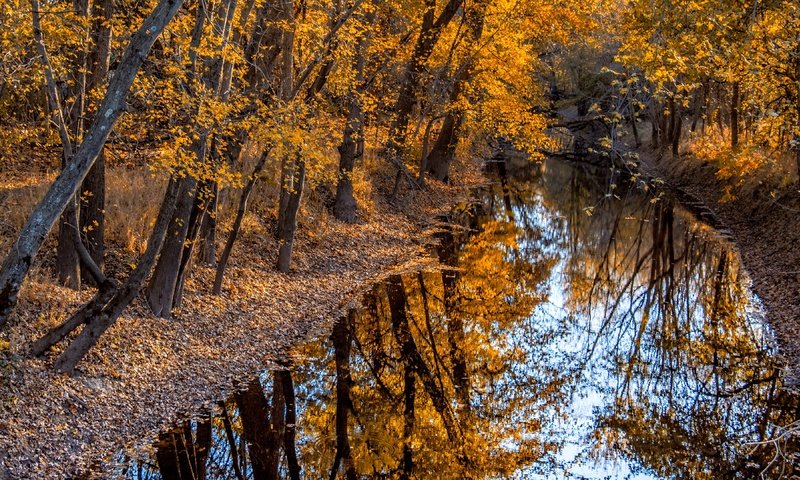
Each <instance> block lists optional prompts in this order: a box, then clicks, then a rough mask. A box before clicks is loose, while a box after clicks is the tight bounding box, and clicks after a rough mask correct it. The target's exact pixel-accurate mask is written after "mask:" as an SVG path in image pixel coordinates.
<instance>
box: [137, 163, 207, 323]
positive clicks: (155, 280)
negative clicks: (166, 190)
mask: <svg viewBox="0 0 800 480" xmlns="http://www.w3.org/2000/svg"><path fill="white" fill-rule="evenodd" d="M179 182H180V191H179V193H178V202H177V205H176V207H175V214H174V215H173V218H172V221H171V222H170V228H169V233H168V235H167V238H166V241H165V242H164V247H163V248H162V250H161V255H160V256H159V259H158V264H157V265H156V268H155V270H154V271H153V277H152V278H151V279H150V283H149V284H148V286H147V303H148V304H149V305H150V309H151V310H152V311H153V315H155V316H157V317H161V318H170V314H171V310H172V304H173V300H174V298H175V287H176V285H177V282H178V272H179V268H180V264H181V258H182V256H183V245H184V241H185V240H186V234H187V232H188V230H189V216H190V215H191V212H192V205H193V200H194V195H193V193H194V191H195V189H196V188H197V181H196V180H195V179H194V178H193V177H191V176H188V175H186V176H183V177H182V178H181V179H180V181H179Z"/></svg>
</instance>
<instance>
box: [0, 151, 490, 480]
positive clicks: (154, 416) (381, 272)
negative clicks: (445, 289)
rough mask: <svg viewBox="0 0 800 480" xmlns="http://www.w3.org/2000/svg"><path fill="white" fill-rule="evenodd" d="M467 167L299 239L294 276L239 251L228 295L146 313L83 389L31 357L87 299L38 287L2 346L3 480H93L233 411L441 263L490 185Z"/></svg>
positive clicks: (103, 351) (131, 323) (93, 364)
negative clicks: (361, 308) (254, 383)
mask: <svg viewBox="0 0 800 480" xmlns="http://www.w3.org/2000/svg"><path fill="white" fill-rule="evenodd" d="M461 163H463V164H464V165H459V168H458V169H454V171H457V172H458V173H457V174H456V175H455V176H454V178H453V179H452V182H453V184H452V185H450V186H445V185H442V184H431V185H429V186H428V188H427V189H426V190H424V191H409V192H407V194H406V196H405V198H404V199H403V201H402V205H398V206H390V205H388V204H386V203H385V202H383V201H382V200H380V199H376V202H375V213H374V214H371V215H370V216H369V219H368V220H367V221H366V222H364V223H361V224H356V225H346V224H342V223H340V222H336V221H333V220H332V219H331V220H329V221H326V222H318V223H317V224H315V225H314V227H313V228H310V229H302V228H301V230H299V231H298V236H297V240H296V246H295V249H296V253H295V258H294V259H293V269H292V272H291V273H290V274H280V273H277V272H276V271H275V270H274V268H273V265H274V263H275V258H273V257H274V253H273V252H276V251H277V248H276V247H275V241H274V240H273V239H272V237H271V235H269V234H268V233H267V232H258V231H257V232H250V234H248V235H245V236H244V237H243V238H242V240H241V241H240V242H239V244H238V246H237V248H236V249H235V250H234V255H233V261H232V264H231V267H230V269H229V273H228V275H227V277H226V281H225V288H224V290H223V295H221V296H212V295H210V294H207V293H205V292H208V291H209V290H210V281H211V279H212V277H213V272H211V271H210V270H206V269H202V268H199V269H198V270H197V271H196V272H195V275H194V278H193V280H192V281H191V282H190V285H189V288H188V289H187V295H186V298H185V300H184V307H183V308H182V309H180V310H179V311H178V312H177V314H176V315H175V318H174V319H173V320H163V319H156V318H153V317H152V316H151V315H149V314H147V313H146V310H145V308H143V306H142V305H141V304H139V303H138V302H137V303H135V304H134V305H133V306H132V307H131V308H129V310H128V311H127V313H126V314H125V315H124V316H123V317H122V318H121V319H120V320H119V321H118V322H117V323H116V324H115V325H114V327H112V328H111V329H110V330H109V331H108V332H107V333H106V334H105V335H104V336H103V337H102V338H101V340H100V342H99V343H98V345H96V346H95V347H94V348H93V349H92V351H91V352H90V354H89V355H88V356H87V357H86V359H85V360H84V361H83V362H82V363H81V365H80V366H79V368H78V374H77V375H76V376H74V377H68V376H66V375H61V374H56V373H55V372H54V371H53V370H52V369H51V368H50V362H51V360H52V358H53V357H52V356H49V357H48V358H45V359H26V358H24V356H23V353H24V348H25V346H26V345H27V344H28V343H29V342H30V341H31V340H33V339H35V338H38V336H39V335H41V334H42V333H43V332H45V331H46V330H47V329H48V328H49V327H51V326H52V325H54V324H56V322H58V321H59V320H61V319H62V318H63V316H64V315H65V314H66V313H67V312H69V311H72V310H74V309H75V308H76V307H77V306H78V305H79V303H80V300H81V295H77V294H75V293H74V292H71V291H69V290H66V289H63V288H61V287H58V286H57V285H55V284H54V283H47V282H45V283H35V284H33V285H29V286H28V288H26V289H25V290H23V294H22V297H21V301H20V305H19V312H20V316H21V317H22V318H26V319H29V320H31V321H29V322H28V321H26V322H17V323H16V324H15V325H13V326H12V327H11V328H10V329H9V331H8V332H7V333H6V334H5V335H6V336H5V338H6V339H7V340H8V344H7V346H5V350H6V351H5V352H3V356H2V359H3V363H4V365H0V366H2V367H3V376H4V377H3V382H2V385H0V401H1V402H2V404H0V479H12V478H13V479H20V478H37V479H47V478H66V477H70V476H76V475H83V474H85V473H86V472H87V470H88V469H89V468H90V467H91V466H92V465H93V464H97V463H98V462H100V461H102V460H107V459H108V457H109V456H110V455H112V454H113V453H114V452H115V451H117V450H119V449H121V448H127V449H134V450H135V449H139V448H147V447H148V445H144V444H142V445H139V444H136V443H135V442H136V441H137V440H139V441H144V440H141V439H149V438H154V436H155V435H156V434H157V433H158V432H159V431H160V430H162V429H164V428H165V427H167V426H169V425H171V424H174V423H175V422H176V421H178V420H179V419H181V418H186V417H189V416H191V415H192V414H196V413H197V412H199V411H201V410H203V409H204V408H207V407H208V406H210V405H212V404H213V403H214V402H217V401H219V400H221V399H223V398H225V396H226V393H227V392H230V391H231V390H232V389H235V388H237V386H238V385H239V384H240V383H243V382H246V381H247V380H249V379H250V378H251V377H252V375H253V374H254V373H255V372H257V371H258V370H260V369H262V368H264V367H265V366H267V365H268V364H270V363H271V362H274V361H276V360H279V359H280V358H282V357H285V356H286V355H287V352H289V351H290V350H291V348H292V347H293V346H295V345H298V344H300V343H302V342H304V341H306V340H308V339H310V338H312V337H314V336H318V335H320V334H322V333H323V332H326V331H327V330H328V329H329V327H330V325H331V323H332V321H333V320H334V319H335V318H337V317H338V316H340V315H342V314H344V313H345V312H346V310H347V309H348V307H349V306H350V305H351V304H353V303H354V302H356V301H357V300H358V298H359V296H360V294H361V293H362V292H363V291H364V290H365V289H367V288H368V287H369V286H370V285H372V284H374V283H376V282H377V281H379V280H380V279H382V278H384V277H386V276H388V275H391V274H396V273H401V272H403V271H406V270H411V269H418V268H420V267H422V266H423V265H425V264H429V263H432V262H434V260H433V259H432V258H430V257H429V256H428V255H427V254H426V252H427V250H428V245H429V244H430V243H431V242H433V241H434V240H433V236H432V234H433V232H435V231H436V229H437V225H436V223H435V218H436V216H437V215H439V214H442V213H446V212H447V211H448V210H449V209H450V208H451V207H452V206H453V205H455V204H456V203H457V202H459V201H461V200H463V199H464V198H465V197H466V194H467V193H468V190H469V189H470V188H471V187H474V186H476V185H477V184H479V183H480V182H482V181H483V177H482V176H481V175H480V173H479V166H478V162H476V161H464V162H461ZM390 182H391V180H390V179H386V180H385V182H384V183H386V184H388V185H390ZM388 185H378V188H377V190H381V189H382V188H384V189H385V188H388ZM376 196H378V197H380V195H376ZM84 296H85V295H84Z"/></svg>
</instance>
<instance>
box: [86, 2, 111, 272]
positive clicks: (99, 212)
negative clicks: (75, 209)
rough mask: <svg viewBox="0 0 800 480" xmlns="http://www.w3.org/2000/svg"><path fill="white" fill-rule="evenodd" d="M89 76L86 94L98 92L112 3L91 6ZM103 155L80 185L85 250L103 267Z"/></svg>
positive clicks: (106, 61)
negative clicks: (91, 47)
mask: <svg viewBox="0 0 800 480" xmlns="http://www.w3.org/2000/svg"><path fill="white" fill-rule="evenodd" d="M92 8H93V12H92V16H93V20H92V40H93V42H92V43H93V44H94V50H93V54H92V58H91V62H90V63H91V68H90V71H91V77H90V78H89V85H88V88H87V91H88V92H89V93H91V92H92V91H94V90H96V89H99V88H100V87H101V86H102V85H104V84H105V83H106V79H107V77H108V67H109V64H110V61H111V19H112V17H113V14H114V0H100V1H98V2H96V3H95V4H94V5H93V7H92ZM105 168H106V167H105V153H104V152H103V149H101V150H100V153H99V154H98V156H97V160H96V161H95V162H94V165H93V166H92V168H91V169H90V170H89V172H88V173H87V175H86V178H85V179H84V180H83V183H82V184H81V188H80V190H79V192H80V198H81V201H80V225H81V234H82V235H83V238H84V241H85V243H86V248H87V249H88V250H89V253H90V254H91V255H92V258H93V259H94V261H95V263H96V264H97V265H98V266H99V267H100V268H101V269H103V268H104V256H105V217H106V216H105V208H106V207H105V205H106V179H105Z"/></svg>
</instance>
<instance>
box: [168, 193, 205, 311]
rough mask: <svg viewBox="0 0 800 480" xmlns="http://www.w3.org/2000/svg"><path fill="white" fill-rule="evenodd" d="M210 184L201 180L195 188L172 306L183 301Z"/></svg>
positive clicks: (179, 304)
mask: <svg viewBox="0 0 800 480" xmlns="http://www.w3.org/2000/svg"><path fill="white" fill-rule="evenodd" d="M210 188H211V186H210V185H209V184H208V182H203V183H202V184H201V185H199V186H198V187H197V188H195V194H194V202H193V204H192V209H191V213H190V214H189V226H188V228H187V229H186V238H185V239H184V241H183V250H182V251H181V262H180V265H179V266H178V278H177V280H176V281H175V293H174V294H173V298H172V307H173V308H180V306H181V303H182V301H183V287H184V285H185V284H186V279H187V278H189V275H191V273H192V265H193V262H194V246H195V245H196V244H197V236H198V234H199V233H200V224H201V223H202V222H203V218H204V217H205V214H206V208H207V205H206V204H205V202H206V200H205V198H204V197H205V196H206V195H207V192H208V190H209V189H210Z"/></svg>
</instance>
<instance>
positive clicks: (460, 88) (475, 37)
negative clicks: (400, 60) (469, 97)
mask: <svg viewBox="0 0 800 480" xmlns="http://www.w3.org/2000/svg"><path fill="white" fill-rule="evenodd" d="M487 3H488V2H486V1H485V0H479V1H476V2H473V3H470V4H468V5H467V7H466V12H465V17H466V23H467V28H468V34H469V40H470V41H471V42H472V43H473V44H475V45H478V44H480V39H481V36H482V35H483V23H484V21H483V19H484V15H485V13H486V7H487ZM476 59H477V54H471V55H470V56H469V57H468V59H467V61H466V63H465V64H464V65H462V66H461V67H460V69H459V73H458V74H456V78H455V82H454V84H453V89H452V90H451V92H450V98H449V100H448V102H449V104H450V105H457V104H458V101H459V100H460V97H461V96H462V95H463V94H464V89H465V87H466V86H467V82H469V81H470V80H471V79H472V77H473V76H474V75H475V72H474V70H475V62H476ZM464 114H465V112H464V111H463V109H460V108H450V109H448V111H447V116H446V117H445V119H444V123H443V124H442V129H441V131H440V132H439V136H438V137H437V139H436V143H434V145H433V148H432V149H431V153H430V155H428V157H427V159H426V160H427V162H426V163H427V166H426V170H427V171H428V172H429V173H430V174H431V175H433V178H435V179H437V180H439V181H441V182H449V180H450V164H451V163H453V159H454V158H455V153H456V146H457V144H458V137H459V135H460V131H461V127H462V125H463V123H464Z"/></svg>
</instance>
